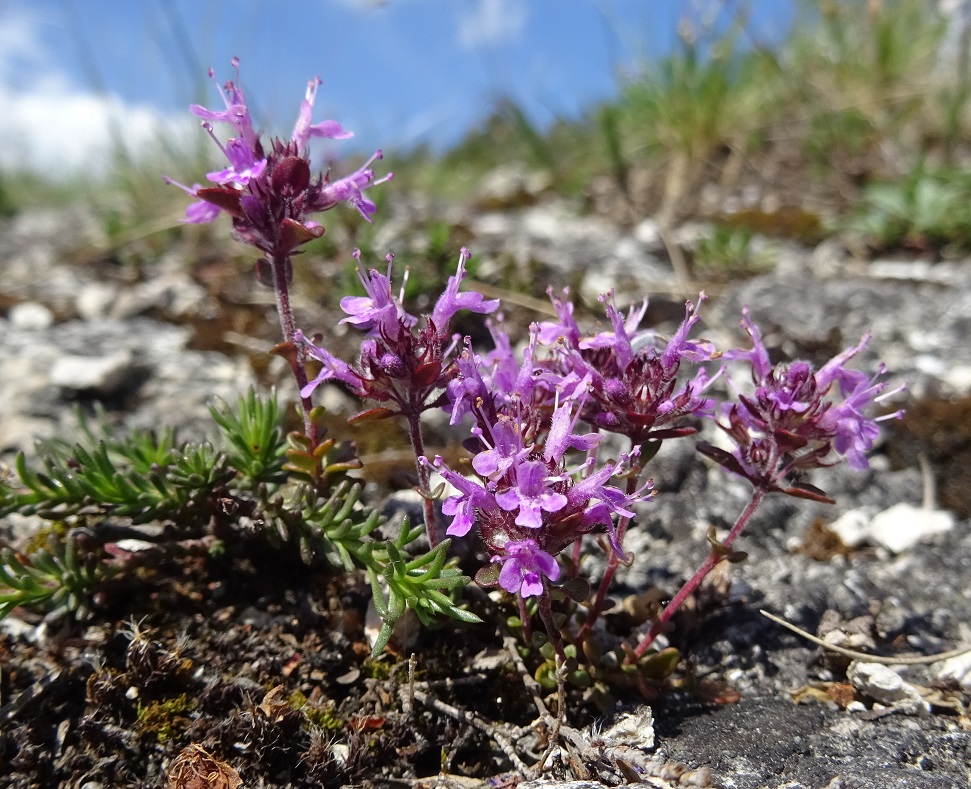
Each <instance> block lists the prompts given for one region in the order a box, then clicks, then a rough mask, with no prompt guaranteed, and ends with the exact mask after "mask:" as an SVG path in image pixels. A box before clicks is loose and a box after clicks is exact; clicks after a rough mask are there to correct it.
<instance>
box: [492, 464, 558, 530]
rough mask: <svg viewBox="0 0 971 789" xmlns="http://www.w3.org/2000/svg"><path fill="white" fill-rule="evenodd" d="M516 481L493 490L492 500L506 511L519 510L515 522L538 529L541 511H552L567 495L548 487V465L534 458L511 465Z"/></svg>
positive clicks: (541, 520) (556, 508)
mask: <svg viewBox="0 0 971 789" xmlns="http://www.w3.org/2000/svg"><path fill="white" fill-rule="evenodd" d="M515 471H516V484H515V485H514V486H513V487H510V488H507V489H506V490H504V491H502V492H501V493H496V503H497V504H498V505H499V506H500V507H502V509H504V510H506V511H507V512H515V511H516V510H518V511H519V514H518V515H517V516H516V525H517V526H525V527H526V528H528V529H538V528H539V527H540V526H542V525H543V515H542V513H543V512H556V511H557V510H561V509H563V508H564V507H565V506H566V503H567V498H566V496H564V495H563V494H562V493H560V492H558V491H556V490H552V489H551V488H550V486H549V485H548V484H547V483H548V482H549V481H550V478H549V468H548V467H547V465H546V464H545V463H543V462H541V461H538V460H530V461H525V462H522V463H519V464H517V465H516V467H515Z"/></svg>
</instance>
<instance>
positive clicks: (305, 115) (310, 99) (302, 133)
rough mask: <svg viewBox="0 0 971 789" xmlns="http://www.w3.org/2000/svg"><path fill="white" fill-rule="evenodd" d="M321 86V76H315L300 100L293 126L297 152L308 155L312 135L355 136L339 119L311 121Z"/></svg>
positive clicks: (343, 137)
mask: <svg viewBox="0 0 971 789" xmlns="http://www.w3.org/2000/svg"><path fill="white" fill-rule="evenodd" d="M319 87H320V77H315V78H314V79H312V80H310V81H309V82H308V83H307V93H306V95H305V96H304V100H303V101H302V102H300V114H299V116H298V117H297V124H296V126H294V127H293V141H294V142H295V143H296V144H297V153H298V154H299V155H301V156H307V154H308V152H309V143H310V138H311V137H323V138H325V139H328V140H347V139H349V138H351V137H353V136H354V132H349V131H344V128H343V127H342V126H341V125H340V124H339V123H338V122H337V121H321V122H320V123H311V120H312V119H313V111H314V102H315V101H316V100H317V88H319Z"/></svg>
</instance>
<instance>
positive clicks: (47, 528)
mask: <svg viewBox="0 0 971 789" xmlns="http://www.w3.org/2000/svg"><path fill="white" fill-rule="evenodd" d="M67 532H68V525H67V524H66V523H64V522H63V521H51V522H50V523H49V524H46V525H44V526H43V527H42V528H40V529H38V530H37V531H36V532H35V533H34V534H33V535H32V536H31V537H30V539H29V540H27V542H26V543H25V544H24V547H23V552H24V553H25V554H27V555H28V556H30V555H31V554H34V553H37V552H38V551H43V550H46V549H48V548H50V547H51V545H52V544H54V545H61V544H62V543H63V542H64V538H65V537H66V536H67Z"/></svg>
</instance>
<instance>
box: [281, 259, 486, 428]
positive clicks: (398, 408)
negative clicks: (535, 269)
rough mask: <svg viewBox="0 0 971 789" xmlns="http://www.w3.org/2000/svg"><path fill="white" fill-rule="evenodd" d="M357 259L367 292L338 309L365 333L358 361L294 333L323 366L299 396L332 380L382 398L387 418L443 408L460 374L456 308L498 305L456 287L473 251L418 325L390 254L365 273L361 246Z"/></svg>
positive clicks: (367, 396)
mask: <svg viewBox="0 0 971 789" xmlns="http://www.w3.org/2000/svg"><path fill="white" fill-rule="evenodd" d="M354 256H355V258H357V260H358V264H359V268H358V276H359V277H360V280H361V284H362V285H363V286H364V290H365V293H366V294H367V295H365V296H347V297H345V298H343V299H342V300H341V309H343V310H344V312H345V313H346V314H347V317H346V318H344V319H343V320H342V321H341V323H349V324H350V325H352V326H354V327H355V328H356V329H359V330H361V331H363V332H365V337H364V340H363V341H362V342H361V354H360V357H359V360H358V362H357V364H356V365H355V366H353V367H352V366H351V365H349V364H347V363H345V362H344V361H342V360H340V359H338V358H337V357H335V356H334V355H333V354H331V353H330V352H329V351H328V350H327V349H326V348H323V347H321V346H319V345H318V344H315V343H314V342H312V341H311V340H310V339H308V338H307V337H306V336H305V335H304V334H303V333H302V332H297V335H296V337H295V340H296V342H297V344H298V345H300V346H302V347H303V348H304V349H305V350H306V352H307V354H308V355H309V356H310V358H312V359H315V360H316V361H317V362H319V363H320V372H319V373H318V375H317V376H316V377H315V378H314V379H313V380H312V381H310V382H309V383H308V384H307V385H306V386H304V387H303V389H302V391H301V392H300V396H301V397H310V396H311V394H313V392H314V390H315V389H316V388H317V387H318V386H320V385H321V384H322V383H324V382H325V381H328V380H334V381H339V382H342V383H343V384H345V385H346V386H347V387H348V388H349V389H350V390H351V391H352V392H354V394H356V395H357V396H359V397H361V398H362V399H365V400H370V401H373V402H376V403H379V404H380V407H381V415H382V416H397V415H403V416H406V417H409V418H416V417H417V416H418V415H419V414H420V413H421V412H422V411H426V410H428V409H429V408H434V407H438V406H440V405H442V403H443V402H444V400H443V398H444V394H445V390H446V388H447V387H448V385H449V383H450V382H451V380H452V378H453V377H454V375H455V372H456V368H455V366H454V364H453V361H454V359H453V352H454V350H455V349H456V347H457V345H458V338H457V337H454V336H453V335H452V333H451V328H450V327H451V323H452V319H453V318H454V317H455V313H457V312H458V311H459V310H471V311H472V312H479V313H489V312H492V311H494V310H495V309H496V308H497V307H498V306H499V302H498V301H496V300H488V299H486V298H485V297H483V295H482V294H481V293H476V292H474V291H469V292H465V293H462V292H459V285H460V284H461V282H462V280H463V279H464V278H465V264H466V262H467V261H468V259H469V251H468V250H467V249H463V250H462V251H461V253H460V255H459V262H458V267H457V268H456V271H455V274H454V276H451V277H449V280H448V285H447V286H446V288H445V291H444V292H443V293H442V295H441V296H440V297H439V299H438V301H437V303H436V304H435V308H434V309H433V310H432V313H431V315H428V316H427V317H426V318H425V320H424V321H422V322H420V321H419V320H418V318H416V317H415V316H414V315H411V314H410V313H408V312H407V311H405V308H404V305H403V304H402V298H403V294H404V285H402V287H401V291H400V292H399V294H398V295H397V296H395V295H394V294H393V293H392V291H391V266H392V261H393V256H391V255H389V256H388V258H387V261H388V268H387V273H386V274H381V273H379V272H378V271H376V270H375V269H370V270H365V269H364V268H363V266H361V265H360V251H359V250H355V251H354Z"/></svg>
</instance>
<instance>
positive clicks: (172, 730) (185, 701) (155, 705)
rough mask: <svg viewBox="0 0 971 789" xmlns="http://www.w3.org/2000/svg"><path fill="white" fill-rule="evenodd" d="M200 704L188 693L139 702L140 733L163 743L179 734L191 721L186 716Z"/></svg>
mask: <svg viewBox="0 0 971 789" xmlns="http://www.w3.org/2000/svg"><path fill="white" fill-rule="evenodd" d="M198 706H199V701H198V699H196V698H195V697H194V696H192V695H190V694H188V693H182V694H181V695H179V696H173V697H171V698H167V699H160V700H158V701H150V702H146V703H144V704H143V703H142V702H139V703H138V710H137V716H138V724H137V726H138V733H139V734H140V735H141V736H143V737H154V738H155V739H156V740H158V742H160V743H163V742H166V741H168V740H170V739H172V738H173V737H174V736H176V735H177V734H179V733H180V732H181V731H182V730H183V729H184V728H185V727H186V726H187V725H188V723H189V721H188V719H187V718H186V717H185V716H186V715H188V714H189V713H191V712H193V711H194V710H195V709H196V707H198Z"/></svg>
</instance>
